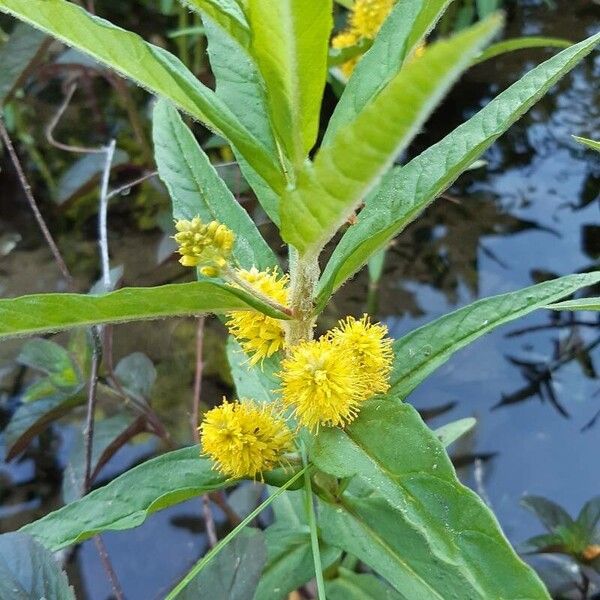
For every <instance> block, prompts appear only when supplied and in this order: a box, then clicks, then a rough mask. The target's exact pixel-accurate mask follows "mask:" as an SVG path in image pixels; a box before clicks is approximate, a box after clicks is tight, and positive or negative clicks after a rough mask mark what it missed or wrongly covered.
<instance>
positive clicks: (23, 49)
mask: <svg viewBox="0 0 600 600" xmlns="http://www.w3.org/2000/svg"><path fill="white" fill-rule="evenodd" d="M48 42H49V39H48V38H47V36H46V35H44V34H43V33H42V32H41V31H36V30H35V29H31V27H29V26H28V25H25V24H24V23H19V24H18V25H17V26H16V27H15V28H14V30H13V32H12V33H11V35H10V37H9V38H8V41H7V42H6V43H5V44H4V45H3V46H2V48H1V49H0V64H1V65H2V70H0V106H2V105H3V104H4V103H5V102H6V101H7V100H9V99H10V97H11V96H12V93H13V92H14V90H15V89H16V88H17V87H18V86H19V85H20V84H21V83H22V82H23V80H24V79H25V78H26V77H27V73H28V72H29V71H30V70H31V67H32V66H33V65H34V64H35V62H36V60H37V59H38V58H39V57H40V56H41V55H42V54H43V53H44V50H45V48H46V47H47V45H48Z"/></svg>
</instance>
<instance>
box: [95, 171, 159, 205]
mask: <svg viewBox="0 0 600 600" xmlns="http://www.w3.org/2000/svg"><path fill="white" fill-rule="evenodd" d="M156 175H158V171H152V172H151V173H145V174H144V175H142V176H141V177H138V178H137V179H134V180H133V181H130V182H129V183H126V184H125V185H122V186H121V187H119V188H117V189H116V190H112V192H109V194H108V196H107V197H106V199H107V200H112V199H113V198H114V197H115V196H118V195H119V194H123V193H124V192H127V191H129V190H130V189H131V188H132V187H133V186H135V185H139V184H140V183H143V182H144V181H146V180H147V179H152V177H156Z"/></svg>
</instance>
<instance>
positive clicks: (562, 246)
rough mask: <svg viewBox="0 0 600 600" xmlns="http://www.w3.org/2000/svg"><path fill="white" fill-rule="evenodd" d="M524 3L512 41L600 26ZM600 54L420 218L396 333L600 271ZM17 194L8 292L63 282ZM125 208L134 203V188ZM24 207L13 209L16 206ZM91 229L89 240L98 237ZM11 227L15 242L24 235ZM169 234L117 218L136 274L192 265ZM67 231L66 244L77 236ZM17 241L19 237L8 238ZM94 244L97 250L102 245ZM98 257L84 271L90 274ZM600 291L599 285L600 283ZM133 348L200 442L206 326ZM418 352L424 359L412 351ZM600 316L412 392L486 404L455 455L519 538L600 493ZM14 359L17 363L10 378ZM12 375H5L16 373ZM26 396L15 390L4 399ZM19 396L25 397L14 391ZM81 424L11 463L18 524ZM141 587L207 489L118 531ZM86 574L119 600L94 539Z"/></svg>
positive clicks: (504, 333) (522, 332)
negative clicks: (534, 500) (200, 342)
mask: <svg viewBox="0 0 600 600" xmlns="http://www.w3.org/2000/svg"><path fill="white" fill-rule="evenodd" d="M542 4H543V3H537V2H521V3H519V6H518V8H515V7H514V3H513V4H512V5H511V6H513V9H512V18H511V20H510V22H509V25H508V29H509V30H508V32H507V37H514V36H517V35H521V34H527V35H548V36H557V37H568V38H571V39H573V40H579V39H582V38H584V37H586V36H587V35H590V34H592V33H593V32H595V31H597V30H598V27H599V25H600V7H599V6H598V5H597V4H596V3H594V2H590V1H589V0H577V1H574V0H561V1H559V2H556V4H557V8H556V10H550V9H548V8H544V7H543V6H542ZM548 54H549V52H548V51H545V50H534V51H526V52H519V53H515V54H513V55H509V56H504V57H500V58H498V59H495V60H494V61H490V62H488V63H485V64H483V65H481V66H479V67H478V68H476V69H473V70H472V71H470V72H469V73H468V75H467V76H466V77H465V78H464V79H463V81H461V83H460V84H459V86H457V88H456V90H455V91H454V92H453V93H452V95H451V96H450V97H449V98H448V100H447V102H446V103H445V105H444V107H443V109H441V110H440V111H438V113H437V114H436V115H435V116H434V117H433V118H432V120H431V121H430V123H429V125H428V127H427V130H426V132H425V133H424V134H423V135H421V136H419V138H418V139H417V140H416V143H415V148H416V149H418V150H420V149H422V148H423V147H425V146H426V145H427V144H429V143H431V142H432V141H435V140H437V139H439V138H440V137H441V136H442V135H444V133H445V132H446V131H448V129H449V128H450V127H451V126H453V125H457V124H458V123H460V122H461V121H462V120H463V118H464V117H465V116H468V115H470V114H472V113H473V112H474V111H476V110H477V109H478V108H479V107H480V106H482V105H484V104H485V103H486V101H488V100H489V99H490V98H491V97H492V96H493V95H495V94H496V93H497V92H498V91H500V90H502V89H504V88H505V87H506V86H507V85H509V84H510V83H512V82H514V81H516V80H517V79H518V78H519V76H520V75H522V74H523V73H525V72H526V71H527V70H528V69H530V68H531V67H532V66H533V65H535V64H537V63H538V62H539V61H541V60H542V59H543V58H544V57H545V56H547V55H548ZM598 81H600V54H598V53H596V54H595V55H593V56H592V57H590V58H588V60H586V61H585V64H582V65H581V66H580V67H578V68H577V69H576V70H575V71H573V72H572V74H570V75H569V76H567V77H566V78H565V79H564V80H563V81H562V82H561V83H560V85H559V86H557V87H556V88H555V89H553V91H552V92H551V94H549V95H548V96H547V97H546V98H545V99H544V100H543V101H542V102H540V103H539V104H538V105H537V106H536V107H535V108H534V109H533V110H532V111H531V112H530V113H529V114H528V115H527V116H526V117H525V118H524V119H523V120H522V121H521V122H520V123H519V124H518V125H516V126H515V127H513V128H512V129H511V131H510V132H509V133H508V134H507V135H505V136H504V137H503V138H501V140H500V141H499V142H498V143H497V144H496V145H495V146H494V147H493V148H492V149H491V150H490V151H489V152H488V153H487V154H486V155H485V159H486V161H487V164H486V165H485V166H483V167H481V168H479V169H477V170H474V171H471V172H470V173H467V174H466V175H464V176H463V177H462V178H461V179H460V180H459V182H458V183H457V184H456V185H455V186H454V187H453V188H452V189H451V190H450V191H449V192H448V194H447V195H446V196H445V197H444V198H442V199H440V200H439V201H438V202H437V203H436V204H435V205H434V206H432V207H431V208H430V209H429V210H428V211H427V212H426V213H425V214H424V215H423V217H422V218H421V219H420V220H419V221H418V222H417V223H415V224H413V225H412V226H411V227H409V228H408V229H407V230H406V231H405V232H404V233H403V234H402V235H401V236H400V237H399V238H398V239H397V241H396V243H395V244H394V246H393V247H392V248H391V249H390V251H389V252H388V254H387V257H386V262H385V271H384V272H385V275H384V277H383V279H382V282H381V284H380V287H379V289H378V297H377V306H378V308H377V311H376V314H377V318H379V319H380V320H382V321H384V322H386V323H387V325H388V326H389V328H390V331H391V333H392V335H393V336H394V337H398V336H401V335H402V334H404V333H406V332H407V331H409V330H411V329H413V328H414V327H417V326H419V325H421V324H424V323H426V322H428V321H431V320H432V319H434V318H436V317H438V316H440V315H442V314H444V313H446V312H448V311H451V310H454V309H456V308H459V307H461V306H464V305H466V304H468V303H469V302H471V301H473V300H475V299H476V298H479V297H485V296H489V295H494V294H499V293H502V292H506V291H510V290H515V289H518V288H520V287H524V286H526V285H530V284H532V283H535V282H538V281H541V280H543V279H546V278H550V277H553V276H556V275H565V274H568V273H572V272H580V271H586V270H590V269H593V268H598V262H599V259H600V218H599V217H600V212H599V211H600V198H599V190H600V159H599V158H598V155H597V154H596V155H594V154H593V153H592V152H591V151H587V150H585V149H584V148H583V147H581V146H579V145H578V144H577V143H575V142H574V141H573V140H572V138H571V137H570V136H571V135H582V136H585V137H589V138H593V139H599V138H600V102H599V100H600V89H599V86H598ZM5 189H8V188H4V189H3V193H2V194H1V195H2V196H3V197H2V198H0V203H1V205H2V217H1V218H0V236H4V237H0V241H1V240H4V242H6V243H7V244H8V246H7V245H4V246H2V248H5V249H6V248H8V247H9V246H10V244H11V239H12V238H11V237H10V236H11V235H13V236H14V234H15V233H18V234H19V235H20V236H21V240H18V241H17V242H16V243H17V245H16V248H15V249H14V250H12V251H10V252H6V251H4V252H2V254H4V256H1V257H0V293H1V294H2V295H5V296H13V295H17V294H20V293H31V292H35V291H48V290H55V289H57V281H58V279H59V278H58V276H57V271H56V268H55V267H54V265H53V263H52V262H51V260H50V257H49V255H48V253H47V251H46V250H45V248H44V247H43V246H42V245H41V244H40V243H39V240H38V237H37V231H36V229H35V227H34V225H33V223H32V222H31V219H30V217H29V216H28V213H27V211H26V207H25V205H24V204H17V205H13V204H10V198H9V197H8V196H9V195H11V194H8V193H6V194H5V193H4V190H5ZM120 201H121V202H123V203H127V202H131V201H132V200H131V198H130V197H123V198H122V199H121V200H120ZM7 207H9V208H7ZM88 234H89V235H88ZM92 234H93V230H92V229H91V230H90V231H89V232H86V231H83V232H80V235H78V236H77V237H78V240H79V241H77V242H73V244H72V246H71V251H72V252H75V253H78V255H81V257H82V260H89V261H93V255H94V246H93V242H90V241H89V239H86V238H91V235H92ZM7 236H8V237H7ZM160 240H161V235H160V234H158V233H156V232H149V233H144V234H140V233H137V232H135V231H134V230H133V229H132V228H130V227H129V226H128V225H127V224H120V223H118V224H113V226H112V233H111V248H112V250H113V259H112V260H113V264H115V265H116V264H124V265H125V276H124V277H125V282H126V283H127V284H129V285H141V284H145V285H149V284H156V283H160V282H163V281H169V280H172V279H174V278H177V277H178V276H179V271H178V268H177V266H176V265H174V264H169V265H167V266H166V267H162V268H161V269H156V268H155V266H154V265H155V262H156V261H155V253H156V251H157V247H158V245H159V243H160ZM63 243H64V240H63ZM0 249H1V248H0ZM90 257H91V258H90ZM86 277H87V278H88V280H89V279H90V278H92V279H93V275H92V274H90V272H89V270H88V271H85V269H82V270H81V273H80V278H81V285H82V286H84V285H85V280H86ZM367 287H368V279H367V276H366V273H362V274H360V275H359V276H358V277H357V278H356V279H355V280H354V281H353V282H352V283H350V284H348V285H347V286H345V287H344V288H343V290H342V292H341V294H340V296H339V297H337V298H336V299H335V300H334V302H333V303H332V305H331V306H330V307H329V308H328V310H327V312H326V314H325V317H324V320H333V319H334V318H336V317H338V316H339V315H343V314H348V313H355V314H358V313H360V312H361V311H362V310H364V308H365V301H366V300H365V299H366V291H367ZM595 295H598V294H595ZM213 325H214V326H213V327H211V329H210V330H209V333H208V338H207V344H208V345H207V348H206V350H207V360H208V370H207V381H206V383H205V388H204V398H205V400H206V402H209V403H210V402H214V401H216V400H217V399H218V398H219V397H220V395H221V394H222V393H226V392H227V390H228V385H227V381H226V379H227V377H226V373H225V368H224V367H223V354H222V350H220V349H219V344H218V339H219V335H220V333H221V332H220V328H219V326H218V324H213ZM115 342H116V349H115V354H116V356H124V355H126V354H128V353H129V352H133V351H143V352H145V353H147V354H148V355H149V356H150V357H151V358H152V360H153V361H154V362H155V363H156V365H157V368H158V371H159V380H158V381H159V384H158V388H157V389H156V390H155V392H154V393H153V398H154V399H155V402H157V403H158V410H159V412H160V413H161V414H162V415H163V416H165V418H166V421H167V422H168V424H169V426H170V428H171V430H172V432H173V434H174V436H175V437H176V439H178V440H179V441H181V442H182V443H185V442H186V441H187V439H188V437H189V425H188V416H187V411H188V405H189V402H190V396H191V391H190V390H191V382H192V377H193V372H192V369H193V348H194V324H193V323H192V322H189V321H177V322H175V321H173V322H162V323H160V324H157V325H148V324H142V325H135V326H126V327H119V328H117V329H116V331H115ZM20 345H21V342H20V341H16V342H11V343H9V344H3V346H2V347H1V348H0V375H1V374H2V372H3V369H4V370H7V371H8V370H9V369H10V368H11V364H12V363H11V361H12V359H13V358H14V356H15V355H16V353H17V352H18V349H19V347H20ZM406 359H407V360H409V357H407V358H406ZM598 369H600V327H599V321H598V317H597V316H596V315H594V314H592V313H579V314H576V315H564V314H562V315H557V314H555V313H550V312H549V311H539V312H537V313H535V314H533V315H532V316H530V317H528V318H526V319H522V320H520V321H518V322H515V323H513V324H511V325H509V326H506V327H504V328H502V329H501V330H498V331H496V332H494V333H492V334H490V335H488V336H486V337H485V338H484V339H482V340H480V341H478V342H476V343H475V344H473V345H472V346H470V347H468V348H467V349H465V350H463V351H461V352H459V353H458V354H457V355H456V356H454V357H453V358H452V360H450V361H449V362H448V363H447V364H446V365H444V366H443V367H442V368H441V369H439V370H438V371H437V372H436V373H435V374H434V375H433V376H432V377H430V378H429V380H428V381H427V382H425V383H424V384H422V385H421V386H420V387H419V388H418V389H417V390H416V391H415V392H414V393H413V395H412V396H411V398H410V401H411V402H412V403H413V404H414V405H415V406H416V407H417V408H419V409H420V410H422V411H423V413H424V414H425V415H426V416H428V417H431V419H430V424H431V425H432V426H436V425H440V424H443V423H446V422H448V421H451V420H455V419H458V418H461V417H465V416H475V417H477V420H478V425H477V427H476V429H475V430H474V432H473V434H472V435H471V436H469V437H468V438H466V439H465V440H463V441H461V442H460V443H458V444H456V445H455V446H454V447H453V449H452V452H451V454H452V455H453V456H454V458H455V462H456V464H457V466H458V467H459V470H460V473H461V475H462V477H463V479H464V481H465V482H466V483H468V484H469V485H470V486H472V487H473V488H474V489H476V490H477V491H478V492H479V493H480V494H481V495H482V496H483V497H484V498H485V499H486V501H488V502H489V503H490V505H491V506H492V507H493V509H494V511H495V513H496V515H497V516H498V519H499V521H500V523H501V524H502V526H503V528H504V530H505V532H506V534H507V535H508V537H509V538H510V539H511V541H512V542H513V543H515V544H518V543H520V542H522V541H523V540H525V539H526V538H527V537H529V536H530V535H534V534H536V533H541V528H540V525H539V523H538V522H536V521H535V519H534V518H533V517H532V516H531V514H530V513H528V512H526V511H525V510H523V509H522V508H520V506H519V500H520V498H521V497H522V496H523V494H526V493H529V494H536V495H542V496H546V497H548V498H550V499H552V500H554V501H556V502H558V503H560V504H562V505H563V506H564V507H565V508H567V510H569V511H570V512H574V513H576V512H577V511H578V510H579V508H580V507H581V505H582V504H583V503H584V502H585V501H586V500H588V499H589V498H591V497H592V496H595V495H597V494H598V493H600V489H599V483H600V480H599V478H598V446H599V443H600V381H599V379H598ZM12 375H13V372H10V373H8V374H7V376H6V377H7V378H8V379H10V378H11V377H12ZM0 383H1V384H2V385H5V383H4V380H3V381H0ZM7 397H8V395H7V394H5V399H4V400H5V404H4V406H7V405H10V402H9V403H8V404H6V402H7V400H6V398H7ZM11 402H12V401H11ZM76 423H77V422H76V421H74V422H73V424H68V423H67V424H65V425H63V426H60V427H53V428H52V429H51V430H50V431H49V432H48V433H47V434H46V435H44V436H43V438H42V439H41V440H40V442H39V443H37V444H35V445H34V447H33V448H32V450H31V451H30V452H29V453H28V454H27V455H25V457H24V458H22V459H21V460H17V461H16V462H13V463H11V464H7V465H4V466H0V502H2V506H0V530H2V531H7V530H11V529H14V528H16V527H18V526H20V525H21V524H22V523H24V522H26V521H28V520H30V519H31V518H33V517H34V516H36V515H39V514H40V513H41V512H44V511H47V510H49V509H51V508H52V507H54V506H56V505H57V504H58V502H59V501H60V496H59V494H60V471H61V468H62V467H63V466H64V464H65V462H66V460H67V456H68V454H69V451H70V448H71V447H72V445H73V443H74V439H75V436H76V427H77V425H76ZM155 447H156V443H155V442H154V441H152V440H150V439H148V438H141V439H140V441H138V443H136V444H135V445H132V444H130V445H128V446H126V447H125V448H124V449H122V450H121V451H119V453H117V455H116V456H115V457H114V458H113V460H111V462H110V463H109V464H108V465H107V466H106V467H105V468H104V470H103V471H102V473H101V475H100V478H99V480H100V481H102V480H107V479H108V478H110V477H111V476H113V475H114V474H117V473H119V472H120V471H122V470H124V469H126V468H128V467H129V466H130V465H132V464H133V463H135V462H136V461H138V460H142V459H143V458H145V457H147V456H149V455H150V454H151V453H152V452H153V449H154V448H155ZM104 539H105V542H106V545H107V547H108V551H109V553H110V555H111V558H112V560H113V563H114V564H115V565H116V569H117V572H118V575H119V578H120V580H121V582H122V584H123V587H124V589H125V592H126V595H127V597H128V599H130V600H146V599H149V598H158V597H161V595H162V594H163V593H164V591H165V590H166V589H168V587H169V586H170V584H171V582H172V581H173V580H174V578H175V577H176V576H177V575H178V574H179V573H180V572H181V571H182V570H183V569H182V565H185V564H187V563H191V562H192V561H193V560H195V558H196V557H197V556H198V553H199V551H200V549H201V547H202V546H203V545H204V537H203V535H202V524H201V520H200V506H199V503H198V502H197V501H193V502H188V503H186V504H184V505H181V506H178V507H175V508H172V509H169V510H166V511H163V512H161V513H158V514H156V515H154V516H152V517H151V518H150V519H149V520H148V521H147V522H146V523H145V524H144V525H143V526H141V527H139V528H137V529H135V530H132V531H129V532H126V533H118V534H107V535H106V536H104ZM69 570H70V576H71V578H72V581H73V582H74V583H75V584H76V585H77V587H78V588H79V589H80V591H81V592H82V597H83V594H85V597H86V598H89V599H90V600H105V599H106V598H108V597H109V595H110V589H109V587H108V584H107V583H106V577H105V574H104V572H103V570H102V567H101V565H100V562H99V559H98V555H97V553H96V550H95V548H94V546H93V544H92V543H91V542H88V543H85V544H83V545H82V546H81V547H80V548H79V549H78V550H77V551H76V553H75V555H74V557H72V559H71V560H70V561H69Z"/></svg>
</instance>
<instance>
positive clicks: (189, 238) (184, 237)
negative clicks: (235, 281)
mask: <svg viewBox="0 0 600 600" xmlns="http://www.w3.org/2000/svg"><path fill="white" fill-rule="evenodd" d="M175 229H176V230H177V233H176V234H175V235H174V236H173V237H174V239H175V241H176V242H177V244H178V245H179V250H178V251H179V254H181V258H180V259H179V262H180V263H181V264H182V265H183V266H184V267H198V268H199V269H200V272H201V273H202V275H204V276H206V277H217V276H218V275H219V274H220V272H221V269H222V268H223V267H225V266H226V265H227V263H228V261H229V257H230V256H231V251H232V249H233V242H234V240H235V235H234V233H233V231H231V229H229V228H228V227H227V226H225V225H223V224H222V223H219V222H217V221H211V222H210V223H203V222H202V220H201V219H200V217H194V218H193V219H192V220H191V221H187V220H185V219H180V220H179V221H176V223H175Z"/></svg>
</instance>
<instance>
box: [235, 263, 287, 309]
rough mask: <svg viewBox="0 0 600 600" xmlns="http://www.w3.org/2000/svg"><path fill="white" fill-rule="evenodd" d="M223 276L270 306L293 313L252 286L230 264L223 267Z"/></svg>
mask: <svg viewBox="0 0 600 600" xmlns="http://www.w3.org/2000/svg"><path fill="white" fill-rule="evenodd" d="M223 276H224V278H225V279H226V280H227V281H228V282H229V283H232V284H235V285H237V286H238V287H240V288H242V289H243V290H245V291H246V292H248V293H249V294H252V295H253V296H254V297H255V298H258V299H259V300H260V301H261V302H264V303H265V304H266V305H267V306H270V307H271V308H273V309H274V310H277V311H279V312H282V313H284V314H286V315H290V316H291V315H292V311H291V310H290V309H289V308H288V307H287V306H283V304H279V302H275V301H274V300H272V299H271V298H269V297H268V296H265V295H264V294H262V293H261V292H259V291H258V290H257V289H256V288H254V287H252V286H251V285H250V284H249V283H248V282H247V281H245V280H244V279H242V278H241V277H239V276H238V274H237V273H236V272H235V269H232V268H231V267H230V266H226V267H224V268H223Z"/></svg>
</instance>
